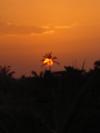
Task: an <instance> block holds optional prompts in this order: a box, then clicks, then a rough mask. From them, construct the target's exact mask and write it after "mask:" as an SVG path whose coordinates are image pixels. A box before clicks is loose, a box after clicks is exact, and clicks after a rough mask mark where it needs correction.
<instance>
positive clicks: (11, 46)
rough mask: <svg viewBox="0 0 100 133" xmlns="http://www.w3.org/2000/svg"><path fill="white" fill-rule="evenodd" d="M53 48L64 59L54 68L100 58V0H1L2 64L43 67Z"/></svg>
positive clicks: (19, 71) (22, 70) (18, 68)
mask: <svg viewBox="0 0 100 133" xmlns="http://www.w3.org/2000/svg"><path fill="white" fill-rule="evenodd" d="M50 51H52V52H53V53H54V55H56V56H58V58H59V62H61V65H60V66H55V67H54V69H61V68H63V66H64V65H68V64H73V65H75V66H80V64H81V63H82V62H83V61H84V60H86V62H87V66H90V65H91V64H92V63H93V61H94V60H95V59H100V52H99V51H100V0H88V1H87V0H81V1H80V0H34V1H33V0H2V1H0V64H5V65H11V66H12V68H13V69H15V70H16V71H17V75H19V74H22V73H29V72H30V71H31V70H32V69H33V70H36V71H40V70H42V68H41V64H40V60H41V56H42V55H44V54H45V53H48V52H50Z"/></svg>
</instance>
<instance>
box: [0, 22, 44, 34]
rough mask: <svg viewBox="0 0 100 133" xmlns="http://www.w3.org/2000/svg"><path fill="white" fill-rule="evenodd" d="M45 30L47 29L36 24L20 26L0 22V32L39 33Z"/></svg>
mask: <svg viewBox="0 0 100 133" xmlns="http://www.w3.org/2000/svg"><path fill="white" fill-rule="evenodd" d="M46 31H47V29H45V28H42V27H37V26H22V25H15V24H12V23H1V22H0V34H31V33H35V34H41V33H43V32H46Z"/></svg>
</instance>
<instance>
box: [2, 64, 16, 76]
mask: <svg viewBox="0 0 100 133" xmlns="http://www.w3.org/2000/svg"><path fill="white" fill-rule="evenodd" d="M14 73H15V71H12V70H11V67H10V66H0V77H10V78H12V77H13V75H14Z"/></svg>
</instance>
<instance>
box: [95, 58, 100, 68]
mask: <svg viewBox="0 0 100 133" xmlns="http://www.w3.org/2000/svg"><path fill="white" fill-rule="evenodd" d="M94 68H95V69H100V60H98V61H95V63H94Z"/></svg>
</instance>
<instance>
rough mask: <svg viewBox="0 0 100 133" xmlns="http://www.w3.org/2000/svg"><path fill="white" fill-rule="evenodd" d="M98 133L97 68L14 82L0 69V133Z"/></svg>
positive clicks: (99, 74) (99, 91) (99, 78)
mask: <svg viewBox="0 0 100 133" xmlns="http://www.w3.org/2000/svg"><path fill="white" fill-rule="evenodd" d="M40 132H43V133H75V132H77V133H100V64H97V63H95V66H94V69H93V70H90V71H89V72H86V71H85V70H79V69H75V68H73V67H66V69H65V71H63V72H60V73H59V75H57V74H56V73H51V72H50V71H45V73H44V74H43V75H41V76H37V75H32V76H30V77H25V76H23V77H21V78H20V79H14V78H13V77H12V72H10V69H9V68H7V67H5V68H4V67H0V133H40Z"/></svg>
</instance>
